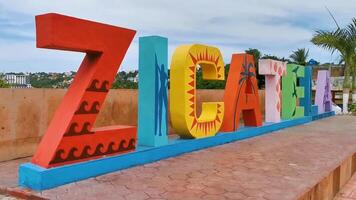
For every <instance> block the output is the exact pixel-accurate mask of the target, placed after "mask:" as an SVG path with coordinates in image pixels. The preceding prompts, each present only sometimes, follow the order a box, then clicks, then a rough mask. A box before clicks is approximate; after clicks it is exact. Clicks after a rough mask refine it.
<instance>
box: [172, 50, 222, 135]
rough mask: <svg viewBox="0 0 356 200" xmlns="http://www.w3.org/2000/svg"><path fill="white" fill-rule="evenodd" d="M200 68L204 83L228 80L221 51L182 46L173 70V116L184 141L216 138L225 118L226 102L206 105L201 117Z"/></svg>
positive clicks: (173, 60) (177, 130)
mask: <svg viewBox="0 0 356 200" xmlns="http://www.w3.org/2000/svg"><path fill="white" fill-rule="evenodd" d="M198 66H200V67H201V68H202V71H203V79H207V80H224V79H225V71H224V62H223V58H222V55H221V53H220V50H219V49H218V48H215V47H211V46H205V45H200V44H193V45H182V46H179V47H178V48H177V49H176V50H175V52H174V54H173V57H172V63H171V68H170V90H171V91H170V114H171V124H172V127H173V129H174V131H175V133H177V134H178V135H179V136H181V137H182V138H202V137H209V136H213V135H215V134H216V133H217V132H218V131H219V129H220V126H221V123H222V120H223V116H224V103H223V102H203V104H202V111H201V114H200V116H198V114H197V109H196V106H197V100H196V99H197V97H196V70H197V67H198Z"/></svg>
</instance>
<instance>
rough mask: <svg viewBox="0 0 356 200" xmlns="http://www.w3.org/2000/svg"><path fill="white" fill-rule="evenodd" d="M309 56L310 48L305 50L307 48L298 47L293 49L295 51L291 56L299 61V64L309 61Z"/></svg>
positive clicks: (295, 60)
mask: <svg viewBox="0 0 356 200" xmlns="http://www.w3.org/2000/svg"><path fill="white" fill-rule="evenodd" d="M308 56H309V49H308V50H305V48H302V49H298V50H296V51H293V53H292V54H291V55H290V56H289V58H290V59H292V61H293V62H295V63H297V64H298V65H304V66H305V64H306V63H307V59H308Z"/></svg>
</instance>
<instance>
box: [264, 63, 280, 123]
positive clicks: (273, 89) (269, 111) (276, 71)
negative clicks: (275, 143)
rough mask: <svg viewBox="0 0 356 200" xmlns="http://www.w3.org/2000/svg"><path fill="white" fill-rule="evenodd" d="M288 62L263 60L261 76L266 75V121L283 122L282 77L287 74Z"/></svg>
mask: <svg viewBox="0 0 356 200" xmlns="http://www.w3.org/2000/svg"><path fill="white" fill-rule="evenodd" d="M286 65H287V63H286V62H282V61H277V60H272V59H261V60H259V64H258V66H259V70H258V71H259V72H258V73H259V74H263V75H265V121H266V122H280V121H281V108H282V100H281V96H282V93H281V77H282V76H284V75H285V74H286Z"/></svg>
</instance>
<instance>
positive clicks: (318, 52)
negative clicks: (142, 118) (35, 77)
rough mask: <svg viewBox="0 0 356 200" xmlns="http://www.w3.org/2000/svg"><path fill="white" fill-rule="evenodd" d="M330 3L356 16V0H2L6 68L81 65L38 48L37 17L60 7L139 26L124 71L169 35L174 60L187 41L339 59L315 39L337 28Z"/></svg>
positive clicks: (0, 62) (343, 18)
mask: <svg viewBox="0 0 356 200" xmlns="http://www.w3.org/2000/svg"><path fill="white" fill-rule="evenodd" d="M325 6H327V7H328V8H329V9H330V10H331V12H332V13H333V14H334V16H335V18H336V20H337V21H338V23H339V24H340V25H341V26H345V25H347V24H348V23H349V22H350V21H351V19H352V18H353V17H356V12H355V10H356V1H355V0H263V1H261V0H244V1H242V0H219V1H215V0H190V1H184V0H179V1H177V0H146V1H145V0H125V1H124V0H61V1H57V0H51V1H38V0H21V1H20V0H0V72H39V71H44V72H64V71H76V70H77V68H78V66H79V65H80V63H81V61H82V59H83V57H84V54H83V53H77V52H66V51H58V50H49V49H38V48H36V45H35V43H36V35H35V16H36V15H39V14H44V13H49V12H55V13H60V14H64V15H69V16H73V17H77V18H83V19H88V20H91V21H97V22H102V23H106V24H111V25H115V26H119V27H124V28H130V29H134V30H136V31H137V33H136V36H135V38H134V40H133V42H132V44H131V46H130V48H129V49H128V51H127V54H126V56H125V58H124V61H123V63H122V65H121V67H120V71H129V70H135V69H137V68H138V38H139V37H141V36H148V35H159V36H163V37H167V38H168V42H169V46H168V49H169V52H168V53H169V54H168V56H169V62H170V57H171V56H172V54H173V52H174V50H175V48H176V47H177V46H179V45H183V44H193V43H199V44H205V45H212V46H215V47H218V48H219V49H220V50H221V52H222V54H223V57H224V62H225V63H230V59H231V54H233V53H241V52H243V51H244V50H245V49H248V48H257V49H259V50H260V51H261V52H262V53H263V54H269V55H276V56H279V57H286V58H287V57H289V55H290V54H291V53H292V51H294V50H296V49H298V48H307V49H309V55H310V58H313V59H315V60H317V61H319V62H322V63H324V62H338V59H339V56H338V55H337V54H333V55H331V53H330V52H328V51H326V50H323V49H321V48H319V47H316V46H314V45H313V44H312V43H311V42H310V39H311V37H312V36H313V34H314V33H315V31H316V30H320V29H323V30H331V29H334V28H335V27H336V26H335V23H334V22H333V20H332V19H331V17H330V15H329V14H328V12H327V10H326V8H325Z"/></svg>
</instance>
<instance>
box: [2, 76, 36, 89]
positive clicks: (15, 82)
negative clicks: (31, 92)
mask: <svg viewBox="0 0 356 200" xmlns="http://www.w3.org/2000/svg"><path fill="white" fill-rule="evenodd" d="M4 79H5V81H6V83H7V84H9V85H10V86H11V88H31V87H32V86H31V84H30V77H29V75H27V74H15V73H7V74H5V76H4Z"/></svg>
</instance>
